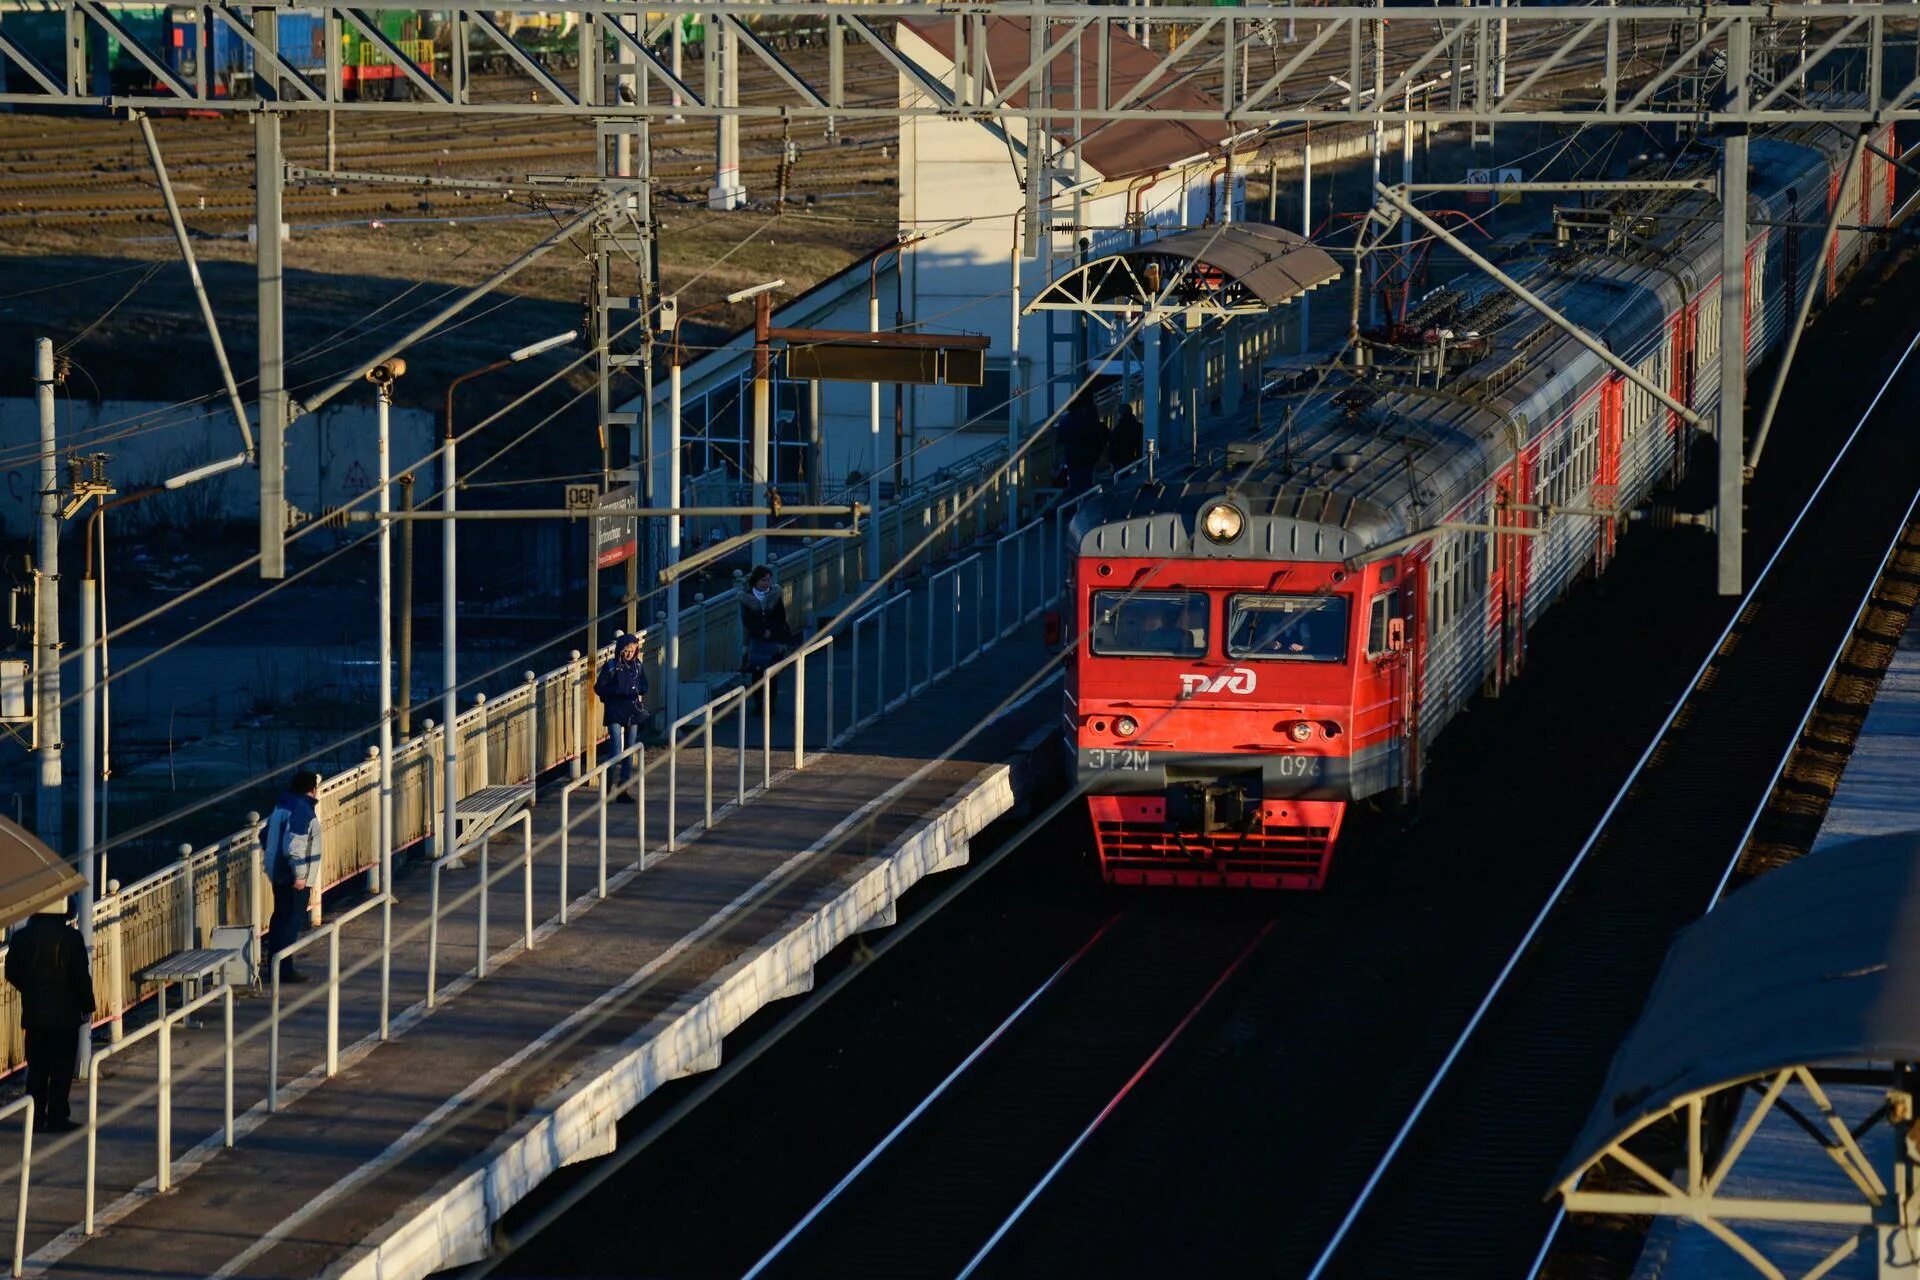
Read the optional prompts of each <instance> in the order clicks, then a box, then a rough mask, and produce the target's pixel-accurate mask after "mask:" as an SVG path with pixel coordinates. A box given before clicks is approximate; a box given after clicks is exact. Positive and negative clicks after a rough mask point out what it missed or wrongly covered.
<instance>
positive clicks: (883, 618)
mask: <svg viewBox="0 0 1920 1280" xmlns="http://www.w3.org/2000/svg"><path fill="white" fill-rule="evenodd" d="M896 613H897V614H899V617H900V620H899V622H897V623H895V624H894V627H893V630H894V634H895V635H897V636H898V637H899V638H900V646H899V649H898V652H899V653H900V655H901V657H902V659H903V660H904V665H905V666H906V668H907V669H906V671H905V673H904V676H903V678H902V680H901V682H900V696H899V697H897V698H893V699H892V700H889V699H888V698H887V688H888V684H887V668H888V666H889V665H890V663H891V662H892V659H893V656H894V653H895V652H896V651H895V650H894V649H892V648H890V647H888V645H887V620H888V618H889V617H890V616H892V615H893V614H896ZM869 621H871V622H872V623H873V624H874V626H873V631H874V642H873V662H872V663H871V664H868V663H863V662H861V661H860V628H861V627H863V626H865V625H866V624H867V623H868V622H869ZM847 635H848V637H849V639H850V640H851V641H852V645H853V672H852V679H851V681H850V684H851V685H852V689H851V691H850V693H851V697H850V707H851V710H850V712H849V714H848V716H847V719H848V721H849V723H848V725H847V731H848V732H849V733H851V732H853V731H854V730H855V729H864V728H866V727H867V726H868V725H870V724H872V723H873V722H874V721H875V720H878V719H879V718H880V717H881V716H882V715H885V714H886V713H887V712H889V711H892V710H893V709H894V708H895V707H898V706H899V705H900V704H901V703H903V702H905V701H906V700H907V699H908V698H910V697H912V696H913V596H912V594H911V593H909V592H905V591H903V592H901V593H900V594H899V595H895V596H889V597H887V598H886V599H885V600H882V601H881V602H880V603H879V604H876V605H874V606H873V607H872V608H871V609H868V610H867V611H866V612H865V613H863V614H861V615H860V616H859V617H857V618H855V619H854V620H853V621H852V622H851V623H850V624H848V626H847ZM869 666H871V669H872V671H873V686H874V688H873V710H872V712H870V713H869V714H867V715H864V716H863V715H861V714H860V679H861V672H863V671H866V670H868V669H869Z"/></svg>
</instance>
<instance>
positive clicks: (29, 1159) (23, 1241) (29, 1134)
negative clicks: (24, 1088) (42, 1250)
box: [0, 1093, 33, 1280]
mask: <svg viewBox="0 0 1920 1280" xmlns="http://www.w3.org/2000/svg"><path fill="white" fill-rule="evenodd" d="M22 1111H24V1112H26V1113H27V1118H26V1120H25V1121H23V1122H22V1124H21V1127H20V1202H19V1204H17V1205H15V1206H14V1210H13V1275H14V1276H15V1277H16V1280H17V1278H18V1276H19V1275H20V1270H21V1267H22V1266H23V1265H24V1263H25V1261H26V1254H27V1182H28V1176H29V1175H30V1174H31V1173H32V1171H33V1095H32V1094H30V1093H23V1094H21V1095H20V1096H19V1097H17V1098H15V1099H14V1100H13V1101H12V1102H9V1103H8V1104H7V1105H6V1106H4V1107H0V1120H5V1119H6V1118H7V1117H8V1116H10V1115H14V1114H17V1113H18V1112H22Z"/></svg>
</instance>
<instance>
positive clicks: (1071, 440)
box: [1060, 396, 1107, 496]
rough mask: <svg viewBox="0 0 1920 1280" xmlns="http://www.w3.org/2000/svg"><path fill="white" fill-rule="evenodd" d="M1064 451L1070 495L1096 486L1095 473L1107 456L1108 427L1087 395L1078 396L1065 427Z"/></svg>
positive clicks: (1070, 405) (1062, 445)
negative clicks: (1094, 482)
mask: <svg viewBox="0 0 1920 1280" xmlns="http://www.w3.org/2000/svg"><path fill="white" fill-rule="evenodd" d="M1060 425H1061V441H1060V444H1061V452H1062V453H1064V454H1065V455H1066V459H1067V477H1068V478H1067V486H1068V489H1067V491H1068V495H1069V496H1071V495H1073V494H1076V493H1084V492H1086V491H1087V490H1088V489H1090V488H1092V487H1093V477H1094V472H1096V471H1098V470H1099V469H1100V463H1101V462H1102V460H1104V459H1105V458H1106V456H1107V427H1106V424H1105V423H1103V422H1101V421H1100V411H1099V410H1098V409H1096V408H1094V405H1093V401H1092V400H1091V399H1090V398H1089V397H1087V396H1076V397H1075V398H1074V400H1073V402H1072V403H1071V404H1069V405H1068V406H1067V415H1066V420H1065V421H1064V422H1062V423H1061V424H1060Z"/></svg>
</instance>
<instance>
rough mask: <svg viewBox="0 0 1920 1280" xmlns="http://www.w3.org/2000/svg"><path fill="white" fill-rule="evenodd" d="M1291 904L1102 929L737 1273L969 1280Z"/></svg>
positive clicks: (1168, 915) (1147, 917) (1173, 909)
mask: <svg viewBox="0 0 1920 1280" xmlns="http://www.w3.org/2000/svg"><path fill="white" fill-rule="evenodd" d="M1291 906H1292V904H1289V903H1274V902H1269V903H1254V904H1248V903H1244V902H1242V903H1235V902H1231V901H1228V900H1223V899H1214V900H1212V901H1205V902H1188V903H1181V904H1172V903H1167V904H1160V903H1156V904H1155V908H1154V909H1153V910H1150V911H1146V910H1137V911H1133V912H1131V913H1129V914H1127V915H1125V916H1115V917H1113V918H1112V919H1110V920H1108V921H1107V922H1106V923H1105V924H1104V925H1102V926H1101V927H1100V928H1099V929H1098V930H1097V931H1095V932H1094V934H1093V935H1092V936H1091V937H1090V938H1088V939H1087V941H1086V942H1085V943H1084V944H1083V945H1082V946H1081V947H1080V949H1079V950H1078V951H1077V952H1075V953H1074V954H1073V955H1072V956H1071V957H1070V958H1069V959H1068V960H1067V961H1066V962H1065V963H1064V964H1062V965H1061V966H1060V968H1059V969H1057V970H1055V971H1054V973H1053V974H1052V975H1051V976H1049V977H1048V978H1047V980H1046V981H1045V982H1044V983H1042V984H1041V985H1040V986H1039V987H1038V988H1036V989H1035V990H1034V991H1033V992H1032V993H1031V994H1029V995H1028V996H1027V998H1026V999H1025V1000H1024V1001H1023V1002H1021V1003H1020V1004H1019V1005H1018V1006H1017V1007H1016V1008H1015V1009H1014V1010H1013V1012H1012V1013H1011V1014H1009V1015H1008V1016H1007V1018H1006V1019H1005V1020H1004V1021H1002V1022H1001V1023H1000V1024H999V1025H998V1026H997V1027H996V1028H995V1029H994V1030H993V1031H992V1032H991V1033H990V1034H989V1035H988V1036H987V1037H986V1038H985V1039H984V1040H983V1041H981V1042H980V1044H979V1045H978V1046H977V1047H976V1048H975V1049H974V1050H973V1052H972V1053H971V1054H969V1055H968V1056H967V1057H966V1058H965V1059H964V1060H963V1061H962V1062H961V1063H960V1065H959V1066H957V1067H956V1068H954V1070H953V1071H952V1072H951V1073H950V1074H949V1075H948V1076H947V1077H946V1078H945V1079H944V1080H943V1081H942V1082H941V1083H940V1084H939V1085H938V1086H936V1087H935V1089H934V1090H933V1091H932V1092H931V1093H930V1094H928V1095H927V1096H926V1097H925V1098H924V1099H923V1100H922V1101H921V1102H920V1104H919V1105H918V1106H916V1107H915V1108H914V1109H913V1110H912V1111H910V1112H909V1113H908V1114H907V1115H906V1117H905V1118H904V1119H902V1120H901V1121H900V1123H899V1124H898V1125H896V1126H895V1127H894V1129H893V1130H892V1131H891V1132H889V1133H888V1134H887V1136H886V1137H885V1138H883V1139H882V1140H881V1141H880V1143H879V1144H878V1145H877V1146H875V1147H874V1148H873V1149H872V1150H871V1151H869V1152H868V1153H867V1155H866V1156H865V1157H864V1158H862V1159H861V1160H860V1161H859V1162H858V1163H856V1164H855V1165H854V1166H853V1168H852V1169H851V1170H850V1171H849V1172H848V1173H847V1174H846V1176H845V1177H843V1178H842V1179H841V1180H840V1182H839V1183H838V1184H836V1185H835V1186H834V1187H833V1188H832V1189H831V1190H830V1191H829V1192H828V1193H827V1194H826V1195H825V1196H824V1197H823V1198H822V1199H821V1200H820V1201H819V1202H818V1203H816V1204H815V1205H814V1206H813V1207H812V1208H811V1209H810V1210H808V1211H807V1213H805V1214H804V1215H802V1216H801V1218H800V1219H799V1220H798V1221H797V1222H796V1223H795V1224H794V1225H793V1226H792V1228H791V1229H789V1230H788V1231H787V1233H786V1234H785V1235H784V1236H783V1237H782V1238H781V1239H780V1240H778V1241H777V1242H775V1244H774V1245H773V1247H772V1248H771V1249H769V1250H768V1251H767V1252H766V1253H765V1254H764V1255H762V1256H761V1258H760V1260H759V1261H758V1262H757V1263H755V1264H754V1266H753V1267H752V1268H750V1269H749V1270H748V1272H747V1275H748V1276H750V1277H760V1276H767V1277H775V1276H814V1275H834V1276H840V1277H856V1276H876V1277H880V1276H885V1277H893V1276H903V1275H957V1274H964V1273H966V1272H967V1271H968V1270H969V1269H970V1268H971V1267H972V1266H973V1265H974V1264H975V1263H976V1261H977V1260H979V1259H981V1258H983V1257H984V1256H985V1255H987V1254H988V1253H990V1251H991V1248H992V1245H993V1244H994V1242H995V1241H996V1240H997V1239H998V1238H999V1236H1000V1234H1002V1233H1003V1232H1004V1231H1005V1230H1006V1229H1007V1228H1008V1227H1009V1226H1010V1225H1011V1224H1013V1223H1014V1222H1016V1221H1017V1220H1018V1217H1019V1214H1020V1212H1021V1210H1022V1209H1023V1208H1024V1206H1025V1204H1026V1203H1029V1202H1030V1201H1031V1199H1032V1198H1033V1195H1034V1194H1035V1190H1030V1188H1031V1189H1038V1188H1041V1187H1044V1186H1045V1185H1046V1182H1047V1181H1048V1180H1049V1178H1050V1177H1051V1176H1052V1174H1053V1173H1056V1172H1057V1171H1058V1170H1059V1169H1060V1168H1061V1167H1063V1166H1064V1164H1065V1162H1066V1161H1067V1160H1068V1159H1069V1158H1070V1157H1071V1156H1072V1155H1073V1154H1074V1152H1075V1151H1077V1150H1078V1149H1079V1147H1080V1146H1081V1145H1082V1144H1083V1143H1084V1142H1086V1141H1087V1139H1088V1138H1089V1137H1091V1136H1092V1135H1093V1134H1094V1133H1095V1132H1097V1130H1098V1128H1099V1125H1100V1123H1101V1122H1102V1121H1103V1120H1104V1119H1105V1118H1106V1116H1108V1115H1110V1114H1112V1112H1113V1110H1114V1108H1115V1107H1117V1106H1118V1105H1119V1104H1120V1103H1121V1102H1122V1101H1123V1100H1124V1099H1125V1098H1126V1097H1127V1095H1128V1094H1129V1093H1130V1091H1131V1090H1132V1089H1133V1088H1134V1087H1135V1086H1136V1085H1137V1084H1138V1083H1139V1082H1140V1080H1141V1079H1142V1078H1144V1076H1145V1075H1146V1074H1147V1073H1148V1072H1149V1071H1150V1070H1151V1068H1152V1067H1153V1065H1154V1064H1155V1063H1156V1062H1157V1061H1158V1060H1159V1059H1160V1057H1161V1056H1162V1055H1163V1054H1164V1053H1165V1052H1166V1051H1167V1049H1168V1047H1169V1046H1170V1045H1171V1044H1173V1043H1174V1042H1176V1041H1177V1040H1178V1039H1179V1037H1180V1036H1181V1035H1182V1033H1184V1032H1185V1031H1186V1030H1187V1029H1188V1028H1189V1027H1190V1026H1191V1025H1192V1024H1193V1023H1194V1021H1195V1020H1196V1019H1197V1018H1198V1017H1199V1016H1200V1015H1201V1014H1202V1012H1203V1011H1204V1010H1205V1009H1206V1008H1207V1007H1208V1006H1209V1005H1210V1004H1211V1002H1212V1001H1213V1000H1214V999H1215V998H1216V997H1217V996H1218V995H1219V993H1220V992H1221V990H1222V989H1223V988H1224V987H1225V986H1226V985H1227V984H1228V983H1229V982H1231V981H1232V979H1233V978H1234V976H1235V975H1236V974H1237V973H1238V972H1239V971H1240V970H1241V969H1242V968H1243V967H1244V965H1245V963H1246V962H1247V960H1248V958H1249V957H1250V956H1252V955H1253V954H1255V953H1256V952H1257V951H1258V949H1259V948H1260V947H1261V945H1262V944H1263V943H1264V942H1265V941H1266V940H1267V939H1268V938H1269V936H1270V934H1271V933H1272V932H1273V931H1274V928H1275V926H1276V925H1277V924H1278V923H1279V922H1280V920H1281V918H1282V915H1283V914H1285V913H1286V912H1287V909H1288V908H1290V907H1291ZM1163 908H1164V909H1163ZM1023 1193H1024V1194H1023Z"/></svg>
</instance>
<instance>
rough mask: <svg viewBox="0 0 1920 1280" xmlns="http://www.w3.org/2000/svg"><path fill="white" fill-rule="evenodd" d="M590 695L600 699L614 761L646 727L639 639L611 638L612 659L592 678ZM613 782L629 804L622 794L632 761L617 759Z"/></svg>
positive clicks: (629, 797) (624, 796) (625, 795)
mask: <svg viewBox="0 0 1920 1280" xmlns="http://www.w3.org/2000/svg"><path fill="white" fill-rule="evenodd" d="M593 691H594V692H595V693H596V694H598V695H600V705H601V706H602V707H603V708H604V709H605V713H606V721H607V736H608V738H609V739H610V740H611V742H612V744H613V754H614V757H615V758H616V759H619V758H620V757H621V756H623V755H624V754H625V753H626V752H627V751H628V750H629V749H630V748H631V747H632V746H633V744H634V743H636V742H638V741H640V726H641V725H643V724H645V723H646V720H647V712H646V703H647V669H646V667H645V666H644V665H643V664H642V663H641V661H640V637H639V636H630V635H626V634H625V633H622V634H620V635H616V636H615V637H614V638H613V659H612V661H610V662H608V663H607V665H606V666H604V667H602V668H600V672H599V674H598V675H596V676H594V678H593ZM615 772H616V774H617V776H616V777H615V779H614V781H615V784H616V785H617V786H619V787H620V788H621V791H620V794H619V799H621V800H625V801H631V800H632V799H633V796H632V795H631V794H629V793H628V792H627V791H626V785H627V782H628V780H629V779H631V778H632V777H633V761H632V760H631V759H621V760H620V764H619V766H618V768H617V769H616V770H615Z"/></svg>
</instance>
